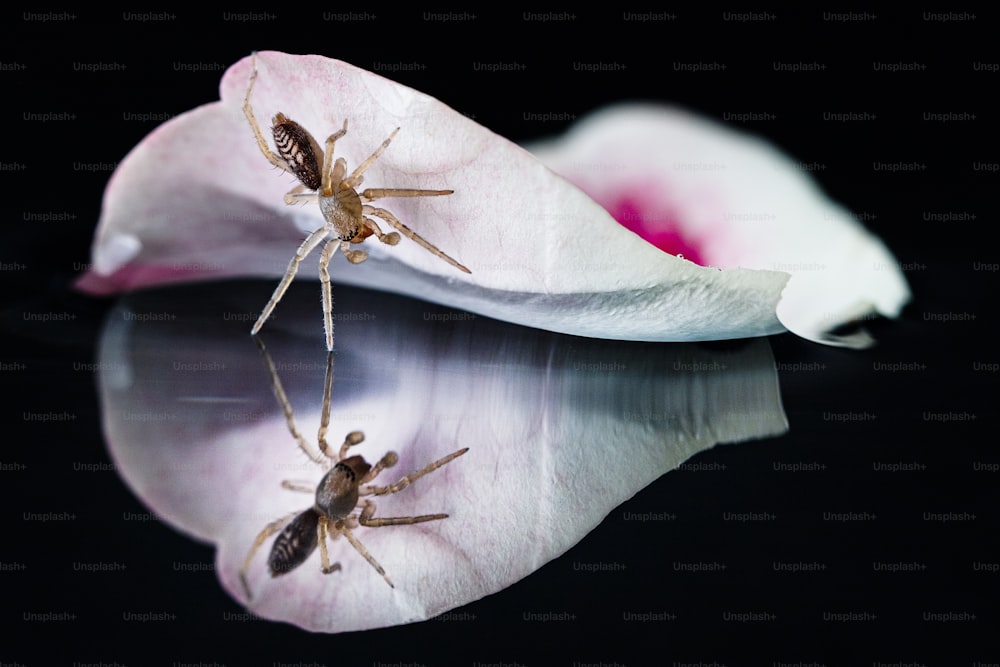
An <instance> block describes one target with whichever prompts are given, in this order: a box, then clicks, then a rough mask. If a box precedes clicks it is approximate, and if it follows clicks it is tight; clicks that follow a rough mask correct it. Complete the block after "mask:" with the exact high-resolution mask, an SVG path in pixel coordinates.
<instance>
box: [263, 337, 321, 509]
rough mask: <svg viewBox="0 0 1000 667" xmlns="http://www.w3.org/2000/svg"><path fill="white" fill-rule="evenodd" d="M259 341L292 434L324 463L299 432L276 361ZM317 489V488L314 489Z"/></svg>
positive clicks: (309, 453)
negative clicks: (275, 364)
mask: <svg viewBox="0 0 1000 667" xmlns="http://www.w3.org/2000/svg"><path fill="white" fill-rule="evenodd" d="M254 340H255V341H256V342H257V347H258V349H260V353H261V355H263V357H264V361H265V363H266V364H267V372H268V374H269V375H270V376H271V389H272V390H273V391H274V396H275V398H277V399H278V403H279V404H280V405H281V410H282V412H284V413H285V423H286V424H287V425H288V431H289V433H291V434H292V437H293V438H295V440H296V441H297V442H298V443H299V449H301V450H302V451H303V452H305V455H306V456H308V457H309V458H310V459H312V460H313V461H315V462H316V463H323V461H324V459H323V455H322V454H321V453H320V452H318V451H316V448H315V447H313V446H312V445H311V444H309V442H308V441H307V440H306V439H305V438H304V437H302V434H301V433H299V429H298V428H297V427H296V425H295V413H294V412H293V411H292V404H291V403H289V402H288V396H287V395H286V394H285V389H284V387H282V386H281V378H279V377H278V371H277V369H276V368H275V367H274V361H273V360H272V359H271V354H270V353H269V352H268V351H267V347H265V345H264V341H262V340H261V339H260V338H254ZM313 491H315V488H314V489H313Z"/></svg>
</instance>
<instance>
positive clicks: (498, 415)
mask: <svg viewBox="0 0 1000 667" xmlns="http://www.w3.org/2000/svg"><path fill="white" fill-rule="evenodd" d="M257 287H260V286H259V285H257ZM306 287H308V286H306ZM261 296H266V292H264V291H263V290H261V289H253V290H249V289H247V288H246V285H245V284H244V285H234V284H231V283H221V284H212V285H207V286H201V287H186V288H174V289H170V290H156V291H149V292H143V293H137V294H135V295H132V296H129V297H126V298H125V299H124V300H123V301H122V302H121V303H120V304H119V305H118V306H117V307H116V308H115V309H114V310H112V312H111V313H110V314H109V316H108V320H107V324H106V328H105V331H104V333H103V335H102V339H101V344H100V350H99V360H98V368H100V369H101V372H100V376H99V387H100V396H101V404H102V412H103V423H104V428H105V434H106V439H107V442H108V446H109V449H110V451H111V456H112V458H113V460H114V462H115V464H116V467H117V469H118V470H119V471H120V473H121V474H122V476H123V477H124V479H125V480H126V481H127V483H128V484H129V485H130V487H131V488H132V489H133V490H134V491H135V492H136V494H137V495H138V496H139V497H140V498H142V499H143V501H144V502H145V503H147V504H148V506H149V507H150V510H151V511H152V512H153V513H155V514H156V515H157V516H159V517H161V518H162V519H163V520H165V521H167V522H169V523H171V524H172V525H174V526H176V527H177V528H179V529H180V530H183V531H185V532H187V533H189V534H192V535H194V536H196V537H199V538H201V539H204V540H207V541H210V542H212V543H214V544H216V545H217V546H218V552H217V559H216V560H217V568H216V569H217V572H218V574H219V577H220V579H221V581H222V583H223V585H224V586H225V588H226V589H227V590H228V591H229V592H230V594H231V595H233V597H234V598H236V599H238V600H239V601H240V602H241V603H244V604H246V603H247V601H246V596H245V594H244V593H243V590H242V587H241V585H240V583H239V579H238V571H239V569H240V568H241V567H242V566H243V564H244V561H245V559H246V557H247V554H248V551H249V549H250V546H251V545H252V544H253V542H254V539H255V537H256V536H257V534H258V533H259V531H260V530H261V529H262V528H263V527H264V526H265V525H266V524H267V523H269V522H271V521H273V520H275V519H277V518H279V517H282V516H284V515H286V514H288V513H289V512H294V511H301V510H303V509H305V508H307V507H309V506H310V504H311V503H312V497H311V496H310V495H309V494H304V493H295V492H292V491H289V490H286V489H283V488H282V487H281V481H282V480H286V479H291V480H303V481H304V482H307V483H309V484H316V483H317V482H318V480H319V478H320V476H321V475H322V472H323V471H322V469H321V468H320V467H319V466H317V465H315V464H313V463H312V462H310V461H309V460H308V459H307V458H306V457H305V456H303V454H302V452H301V451H300V450H299V449H298V448H297V446H296V444H295V440H294V439H293V438H292V436H291V435H290V433H289V432H288V429H287V427H286V424H285V421H284V416H283V414H282V412H281V409H280V407H279V405H278V403H277V401H276V400H275V398H274V396H273V394H272V387H271V383H270V380H269V378H268V373H267V370H266V367H265V365H264V362H263V360H262V359H261V357H260V354H259V353H258V351H257V348H256V346H255V345H254V344H253V343H252V342H251V341H250V340H249V339H248V338H242V337H240V336H239V332H240V330H241V329H242V325H243V324H244V321H243V320H242V319H241V317H240V315H247V314H250V313H252V309H253V308H254V307H255V305H256V303H257V300H258V299H259V298H261ZM287 298H288V302H287V303H285V304H283V305H285V306H286V307H285V308H284V309H283V310H282V313H281V316H280V318H279V319H277V320H276V321H275V322H274V327H273V330H272V331H269V332H266V333H265V336H266V338H267V343H268V349H269V350H270V353H271V354H272V357H273V359H274V362H275V366H276V367H277V372H278V376H279V378H280V381H281V383H282V385H283V386H284V389H285V391H286V393H287V395H288V397H289V402H290V404H291V406H292V408H293V410H294V411H295V419H296V422H297V424H298V430H299V431H300V432H301V433H302V434H303V435H304V437H305V438H306V439H307V440H309V441H310V442H312V443H315V442H316V436H315V434H316V432H317V427H318V424H319V421H320V418H319V412H320V406H321V403H322V395H323V387H324V371H325V365H326V364H325V355H322V354H321V355H320V357H319V359H317V351H319V350H320V349H321V345H318V344H317V341H316V339H315V337H314V336H309V335H305V334H304V333H303V329H304V328H305V327H304V325H303V323H304V322H310V321H312V320H313V319H314V316H315V312H314V309H315V295H314V294H313V292H312V290H311V289H302V288H297V287H296V286H293V288H292V289H291V290H290V291H289V294H288V297H287ZM337 301H338V303H339V304H341V306H342V308H343V309H342V310H341V311H340V312H341V313H342V314H343V315H344V317H343V318H341V319H339V320H338V322H337V347H338V351H337V353H336V361H335V366H334V368H335V378H336V379H335V382H334V386H333V401H332V415H331V426H330V431H329V432H330V442H331V444H333V445H334V446H336V444H337V443H339V442H340V438H342V437H343V435H344V434H345V433H346V432H347V431H350V430H354V429H360V430H363V431H364V432H365V435H366V440H365V442H364V443H362V444H361V445H359V446H358V447H356V448H355V449H354V450H352V452H353V453H358V454H361V455H363V456H365V457H366V458H367V459H368V460H369V461H374V460H376V459H377V458H378V457H380V456H382V455H383V454H384V453H385V452H387V451H389V450H395V451H397V452H398V453H399V457H400V461H399V464H398V465H397V466H396V467H395V468H393V469H391V470H389V471H386V472H383V473H382V475H380V476H379V477H378V478H377V479H378V481H379V482H381V483H389V482H392V481H395V479H398V477H399V475H400V474H402V473H408V472H410V471H412V470H415V469H418V468H420V467H422V466H423V465H425V464H427V463H429V462H430V461H433V460H435V459H437V458H439V457H441V456H444V455H446V454H448V453H450V452H452V451H455V450H457V449H459V448H462V447H469V448H470V449H469V451H468V452H467V453H466V454H465V455H464V456H462V457H460V458H458V459H456V460H454V461H452V462H451V463H449V464H448V465H446V466H445V467H443V468H442V469H440V470H437V471H434V472H433V473H431V474H430V475H428V476H427V477H425V478H422V479H419V480H417V481H415V482H414V483H413V484H412V485H411V486H409V487H407V488H406V489H404V490H403V491H401V492H399V493H397V494H392V495H387V496H381V497H379V498H378V499H377V503H378V513H377V514H376V516H408V515H416V514H423V513H437V512H444V513H447V514H449V517H448V518H447V519H445V520H442V521H434V522H429V523H424V524H417V525H404V526H392V527H385V528H364V527H360V528H358V529H357V530H356V531H355V534H356V536H357V537H358V538H359V539H360V540H361V542H362V543H363V544H364V545H365V546H366V547H367V549H368V550H369V552H370V553H371V554H372V555H373V556H374V557H375V558H376V559H377V560H378V561H379V562H380V563H381V565H382V566H383V567H384V568H385V570H386V572H387V573H388V574H389V576H390V577H391V578H392V579H393V581H394V583H395V588H394V589H390V588H389V587H388V586H387V585H386V584H385V582H384V581H383V580H382V578H381V577H380V576H379V575H378V574H377V573H376V572H375V571H374V570H373V569H372V568H371V567H370V566H369V565H368V564H367V563H366V562H365V561H364V560H363V559H362V558H361V556H359V555H358V554H357V553H355V552H354V551H353V550H352V549H351V548H350V546H349V545H348V544H346V542H345V541H344V540H337V541H334V542H331V546H330V549H331V559H332V560H334V561H336V562H339V563H340V564H341V566H342V568H343V569H342V570H341V571H338V572H334V573H332V574H329V575H324V574H322V573H321V571H320V563H319V560H320V559H319V556H318V555H316V554H313V555H312V556H311V557H310V558H309V559H308V560H307V561H306V562H305V563H304V564H303V565H301V566H300V567H299V568H297V569H295V570H294V571H292V572H290V573H288V574H285V575H283V576H281V577H278V578H271V577H269V576H268V573H267V569H266V565H265V561H266V557H267V550H268V549H269V548H270V543H271V541H272V540H268V541H267V542H266V543H265V545H264V548H263V549H262V550H261V552H260V553H258V554H257V556H256V558H255V559H254V560H253V561H252V562H251V566H250V569H249V576H248V579H249V584H250V587H251V590H252V592H253V600H252V601H251V602H249V605H248V606H249V607H250V609H251V610H252V611H253V612H254V613H255V614H257V615H259V616H261V617H264V618H269V619H275V620H283V621H287V622H290V623H294V624H295V625H298V626H300V627H303V628H306V629H309V630H314V631H323V632H344V631H352V630H361V629H368V628H376V627H383V626H388V625H397V624H401V623H408V622H413V621H418V620H423V619H427V618H431V617H433V616H436V615H438V614H441V613H443V612H445V611H447V610H449V609H453V608H455V607H458V606H460V605H463V604H467V603H469V602H472V601H474V600H477V599H479V598H481V597H483V596H486V595H489V594H491V593H494V592H497V591H499V590H501V589H503V588H505V587H507V586H509V585H511V584H512V583H514V582H516V581H518V580H520V579H521V578H523V577H525V576H527V575H528V574H530V573H531V572H533V571H534V570H536V569H538V568H539V567H541V566H542V565H543V564H545V563H546V562H548V561H550V560H552V559H553V558H556V557H557V556H559V555H560V554H562V553H564V552H565V551H567V550H568V549H570V548H571V547H572V546H573V545H574V544H576V543H577V542H578V541H579V540H581V539H582V538H583V537H584V536H585V535H586V534H587V533H588V532H590V531H591V530H592V529H593V528H594V527H595V526H596V525H597V524H598V523H600V522H601V521H602V520H603V519H604V517H605V516H606V515H607V514H608V513H609V512H611V511H612V510H613V509H614V508H615V507H616V506H618V505H619V504H620V503H622V502H623V501H625V500H626V499H628V498H629V497H631V496H632V495H634V494H635V493H636V492H638V491H639V490H640V489H642V488H643V487H645V486H646V485H647V484H649V483H650V482H652V481H653V480H655V479H657V478H658V477H660V476H661V475H662V474H663V473H665V472H667V471H669V470H672V469H674V468H676V467H677V466H678V465H680V464H681V463H682V462H683V461H684V460H685V459H687V458H688V457H690V456H692V455H694V454H695V453H697V452H699V451H701V450H704V449H707V448H709V447H712V446H713V445H715V444H716V443H722V442H737V441H742V440H747V439H751V438H759V437H767V436H773V435H779V434H781V433H784V432H785V431H786V430H787V427H788V426H787V420H786V418H785V414H784V411H783V410H782V407H781V400H780V392H779V390H778V381H777V372H776V370H775V366H774V360H773V357H772V355H771V352H770V346H769V344H768V342H767V340H766V339H758V340H753V341H748V342H744V341H740V342H738V343H733V344H728V345H727V346H726V347H725V348H724V349H723V348H720V347H719V346H712V347H711V348H707V347H703V346H700V345H696V344H682V345H661V344H645V343H634V342H619V341H603V340H587V339H579V338H569V337H565V336H561V335H558V334H552V333H547V332H542V331H538V330H533V329H526V328H522V327H516V326H513V325H509V324H504V323H499V322H495V321H493V320H490V319H485V318H470V317H453V316H456V315H460V314H457V313H453V312H448V311H446V310H433V309H432V310H431V311H428V310H427V306H426V304H424V303H421V302H418V301H414V300H409V299H403V298H401V297H394V296H392V295H385V294H377V293H374V292H370V291H367V290H357V289H350V290H347V289H338V290H337ZM158 314H168V315H170V316H171V317H154V316H155V315H158ZM234 341H236V342H237V343H238V344H235V345H234ZM622 445H627V446H624V447H623V446H622Z"/></svg>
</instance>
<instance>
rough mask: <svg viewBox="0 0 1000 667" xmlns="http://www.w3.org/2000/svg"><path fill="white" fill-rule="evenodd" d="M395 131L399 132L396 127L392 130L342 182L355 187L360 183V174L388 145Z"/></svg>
mask: <svg viewBox="0 0 1000 667" xmlns="http://www.w3.org/2000/svg"><path fill="white" fill-rule="evenodd" d="M397 132H399V128H398V127H397V128H396V129H395V130H393V131H392V134H390V135H389V138H388V139H386V140H385V141H383V142H382V145H381V146H379V147H378V148H376V149H375V152H374V153H372V154H371V155H369V156H368V159H367V160H365V161H364V162H362V163H361V164H359V165H358V166H357V168H356V169H355V170H354V171H352V172H351V175H350V176H348V177H347V178H345V179H344V183H345V184H347V185H348V186H350V187H352V188H356V187H358V186H359V185H361V174H363V173H365V171H366V170H367V169H368V167H370V166H372V164H373V163H374V162H375V160H377V159H378V156H379V155H381V154H382V152H383V151H384V150H385V149H386V148H388V147H389V142H390V141H392V138H393V137H395V136H396V133H397Z"/></svg>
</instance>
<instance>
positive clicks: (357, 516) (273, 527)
mask: <svg viewBox="0 0 1000 667" xmlns="http://www.w3.org/2000/svg"><path fill="white" fill-rule="evenodd" d="M255 340H257V343H258V346H259V348H260V351H261V353H262V355H263V356H264V359H265V362H266V363H267V367H268V373H269V374H270V376H271V385H272V388H273V390H274V395H275V397H277V399H278V402H279V403H280V404H281V409H282V410H283V411H284V413H285V421H286V423H287V425H288V430H289V432H290V433H291V434H292V437H294V438H295V439H296V441H298V444H299V448H300V449H301V450H302V451H303V452H305V454H306V456H308V457H309V458H310V459H312V460H313V461H314V462H315V463H317V464H319V465H320V466H322V467H323V468H324V469H325V470H326V474H324V475H323V478H322V479H321V480H320V482H319V485H318V486H316V487H312V486H309V485H307V484H304V483H300V482H292V481H288V480H285V481H283V482H282V483H281V486H282V487H283V488H286V489H290V490H292V491H302V492H306V493H314V494H315V501H314V503H313V505H312V507H309V508H308V509H306V510H304V511H302V512H293V513H292V514H289V515H287V516H284V517H282V518H280V519H277V520H276V521H272V522H271V523H269V524H267V526H265V527H264V529H263V530H262V531H260V533H259V534H258V535H257V538H256V539H255V540H254V542H253V545H252V546H251V547H250V551H249V553H248V554H247V557H246V560H244V562H243V567H242V568H240V574H239V576H240V583H241V584H242V586H243V592H244V593H245V594H246V599H247V600H248V601H249V600H251V599H252V597H253V596H252V594H251V592H250V585H249V583H248V581H247V572H248V570H249V568H250V564H251V563H252V562H253V558H254V556H255V555H256V554H257V551H258V550H259V549H260V547H261V546H262V545H263V544H264V542H265V541H266V540H267V539H268V538H269V537H270V536H271V535H274V534H275V533H278V532H279V531H280V534H279V535H278V537H277V538H275V540H274V544H273V545H272V546H271V553H270V555H269V556H268V559H267V565H268V569H269V570H270V572H271V576H272V577H277V576H280V575H282V574H285V573H287V572H290V571H292V570H294V569H295V568H297V567H298V566H299V565H301V564H302V563H304V562H305V561H306V559H307V558H309V556H310V555H312V553H313V551H315V550H316V547H317V546H318V547H319V554H320V562H321V567H322V571H323V574H330V573H331V572H335V571H337V570H339V569H340V563H333V564H331V563H330V553H329V551H328V548H327V544H326V540H327V537H329V538H330V539H331V540H333V539H336V538H338V537H340V536H341V535H343V536H344V537H345V538H347V541H348V542H349V543H350V544H351V546H352V547H354V549H355V550H356V551H357V552H358V553H359V554H361V556H362V557H363V558H364V559H365V560H367V561H368V563H369V564H370V565H371V566H372V567H373V568H375V571H376V572H378V573H379V574H380V575H382V578H383V579H385V582H386V583H387V584H389V586H390V587H392V588H395V585H394V584H393V583H392V580H391V579H389V576H388V575H387V574H386V572H385V570H384V569H383V568H382V566H381V565H379V563H378V561H376V560H375V558H374V557H373V556H372V555H371V554H370V553H369V552H368V549H366V548H365V546H364V545H363V544H362V543H361V541H360V540H358V538H357V537H355V535H354V533H353V532H352V531H353V529H354V528H357V527H358V526H366V527H369V528H379V527H383V526H400V525H408V524H413V523H424V522H426V521H439V520H441V519H446V518H448V515H447V514H422V515H420V516H401V517H378V518H376V517H375V503H374V502H373V501H372V500H371V498H369V497H368V496H382V495H388V494H392V493H397V492H399V491H402V490H403V489H405V488H406V487H407V486H409V485H410V484H412V483H413V482H415V481H416V480H418V479H420V478H421V477H423V476H424V475H426V474H428V473H431V472H434V471H435V470H437V469H438V468H440V467H442V466H444V465H446V464H447V463H449V462H451V461H453V460H454V459H456V458H458V457H459V456H461V455H462V454H465V453H466V452H467V451H469V448H468V447H465V448H463V449H460V450H458V451H456V452H452V453H451V454H449V455H447V456H445V457H442V458H440V459H438V460H437V461H434V462H433V463H431V464H429V465H426V466H424V467H423V468H421V469H419V470H415V471H414V472H411V473H410V474H409V475H404V476H403V477H401V478H400V479H399V480H398V481H397V482H395V483H394V484H389V485H386V486H378V485H374V484H371V483H370V482H372V481H374V479H375V478H376V477H377V476H378V475H379V473H381V472H382V471H383V470H385V469H386V468H391V467H393V466H394V465H396V463H397V462H398V460H399V456H398V455H397V454H396V453H395V452H388V453H386V454H385V455H384V456H383V457H382V458H381V459H379V461H378V462H377V463H376V464H375V465H371V464H370V463H368V462H367V461H365V459H364V458H363V457H362V456H360V455H354V456H348V455H347V453H348V450H349V449H350V448H351V447H353V446H355V445H358V444H360V443H361V442H362V441H364V439H365V436H364V434H363V433H362V432H361V431H351V432H350V433H348V434H347V437H346V438H344V442H343V444H342V445H341V446H340V449H339V451H334V450H333V449H332V448H331V447H330V445H329V443H327V441H326V431H327V428H328V427H329V425H330V402H331V400H330V397H331V394H332V386H333V353H332V352H328V353H327V363H326V386H325V389H324V391H323V410H322V416H321V419H320V425H319V433H318V434H317V439H318V442H319V447H318V448H317V447H314V446H313V445H312V444H311V443H310V442H308V441H307V440H306V439H305V438H304V437H303V436H302V435H301V434H300V433H299V430H298V428H297V427H296V424H295V416H294V414H293V412H292V406H291V404H290V403H289V402H288V397H287V395H286V394H285V391H284V389H283V388H282V386H281V380H280V379H279V378H278V373H277V369H275V367H274V362H273V361H272V360H271V356H270V354H269V353H268V352H267V348H265V347H264V343H263V342H262V341H260V339H255Z"/></svg>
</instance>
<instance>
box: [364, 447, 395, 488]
mask: <svg viewBox="0 0 1000 667" xmlns="http://www.w3.org/2000/svg"><path fill="white" fill-rule="evenodd" d="M398 462H399V455H398V454H396V452H386V454H385V456H383V457H382V458H380V459H379V460H378V463H376V464H375V465H373V466H372V468H371V470H369V471H368V474H367V475H365V476H364V477H362V478H361V480H360V481H359V482H358V484H359V485H360V484H367V483H368V482H370V481H372V480H373V479H375V478H376V477H378V476H379V475H380V474H381V473H382V471H383V470H385V469H386V468H391V467H393V466H394V465H396V464H397V463H398Z"/></svg>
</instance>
